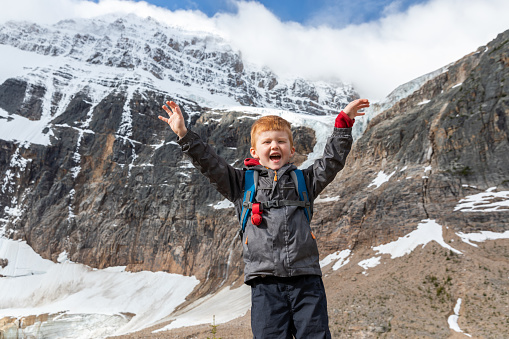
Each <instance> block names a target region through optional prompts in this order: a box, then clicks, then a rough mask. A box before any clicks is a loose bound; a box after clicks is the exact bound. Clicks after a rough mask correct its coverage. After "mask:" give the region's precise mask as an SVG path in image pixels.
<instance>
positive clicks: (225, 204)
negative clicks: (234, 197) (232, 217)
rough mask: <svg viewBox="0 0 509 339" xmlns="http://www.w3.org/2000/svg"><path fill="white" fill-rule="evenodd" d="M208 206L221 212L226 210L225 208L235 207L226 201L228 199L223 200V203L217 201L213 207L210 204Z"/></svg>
mask: <svg viewBox="0 0 509 339" xmlns="http://www.w3.org/2000/svg"><path fill="white" fill-rule="evenodd" d="M208 206H212V207H213V208H214V209H216V210H222V209H226V208H233V207H235V206H234V205H233V203H232V202H231V201H230V200H228V199H224V200H223V201H219V202H218V203H217V204H215V205H213V204H210V205H208Z"/></svg>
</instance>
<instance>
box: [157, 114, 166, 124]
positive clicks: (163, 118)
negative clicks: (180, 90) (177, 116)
mask: <svg viewBox="0 0 509 339" xmlns="http://www.w3.org/2000/svg"><path fill="white" fill-rule="evenodd" d="M158 118H159V120H162V121H164V122H165V123H168V121H169V119H168V118H165V117H162V116H158Z"/></svg>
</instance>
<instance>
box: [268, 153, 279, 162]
mask: <svg viewBox="0 0 509 339" xmlns="http://www.w3.org/2000/svg"><path fill="white" fill-rule="evenodd" d="M269 158H270V160H272V161H279V160H281V154H273V155H271V156H270V157H269Z"/></svg>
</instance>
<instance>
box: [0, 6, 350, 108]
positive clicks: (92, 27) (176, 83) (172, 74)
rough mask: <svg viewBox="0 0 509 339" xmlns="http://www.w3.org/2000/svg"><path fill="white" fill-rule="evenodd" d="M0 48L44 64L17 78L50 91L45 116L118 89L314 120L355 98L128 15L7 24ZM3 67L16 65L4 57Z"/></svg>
mask: <svg viewBox="0 0 509 339" xmlns="http://www.w3.org/2000/svg"><path fill="white" fill-rule="evenodd" d="M0 45H4V46H12V47H15V48H16V49H18V50H22V51H28V52H31V53H32V54H31V55H33V53H37V54H39V55H44V56H50V57H51V59H47V60H48V62H47V63H44V64H45V65H44V66H42V65H39V67H37V68H36V69H27V70H26V71H25V74H24V78H25V79H26V80H27V82H28V83H30V84H31V86H43V87H46V91H54V93H52V94H53V95H52V96H51V97H50V99H51V111H52V113H53V114H54V113H56V107H57V106H59V107H66V105H65V98H63V97H62V96H65V95H66V94H67V95H69V94H70V93H77V92H80V91H82V90H84V89H86V90H87V92H92V93H91V94H90V95H91V96H93V93H98V92H99V93H100V92H105V89H106V88H119V87H120V88H122V87H124V88H129V90H131V91H132V89H133V88H138V89H145V90H153V89H154V88H157V89H158V90H166V91H168V92H170V93H173V94H177V95H179V96H182V97H186V98H187V99H189V100H194V101H196V102H197V103H199V104H200V105H201V106H205V107H212V108H218V107H222V106H225V105H227V106H231V105H232V104H234V103H236V104H237V105H239V104H240V105H246V106H257V107H268V108H280V109H285V110H290V111H293V112H306V113H310V114H318V115H324V114H333V113H335V112H337V111H338V110H340V109H341V107H343V106H344V105H346V104H347V103H348V102H349V101H351V99H352V98H354V97H357V94H356V93H355V91H354V90H353V88H352V86H350V85H344V84H341V83H338V84H329V83H325V82H309V81H306V80H304V79H282V78H280V77H278V76H277V75H276V74H274V73H273V72H271V71H270V70H269V69H259V68H258V67H255V66H254V65H250V64H247V63H246V62H244V61H243V60H242V56H241V54H240V52H239V51H236V50H233V49H232V47H231V46H230V45H229V44H228V43H227V42H226V41H224V40H223V39H222V38H220V37H218V36H215V35H213V34H210V33H206V32H203V33H199V32H186V31H183V30H182V29H179V28H174V27H168V26H165V25H162V24H161V23H159V22H157V21H155V20H153V19H151V18H147V19H140V18H138V17H136V16H135V15H132V14H131V15H128V16H123V17H119V16H114V15H108V16H104V17H101V18H97V19H87V20H85V19H82V20H68V21H62V22H59V23H57V24H55V25H52V26H40V25H37V24H34V23H26V22H23V23H21V22H9V23H7V24H5V25H3V26H1V27H0ZM3 54H4V55H9V54H10V53H9V50H6V51H4V52H3ZM50 60H51V61H50ZM7 61H8V63H10V64H12V63H16V60H13V58H12V57H8V59H7ZM19 76H21V74H18V77H19ZM51 84H52V85H51ZM48 85H51V86H48ZM64 88H65V90H64ZM34 91H36V89H34ZM34 94H35V93H34ZM98 95H99V94H98ZM62 100H64V101H62ZM61 101H62V102H61ZM8 111H9V110H8ZM34 114H36V112H34ZM39 114H40V112H39Z"/></svg>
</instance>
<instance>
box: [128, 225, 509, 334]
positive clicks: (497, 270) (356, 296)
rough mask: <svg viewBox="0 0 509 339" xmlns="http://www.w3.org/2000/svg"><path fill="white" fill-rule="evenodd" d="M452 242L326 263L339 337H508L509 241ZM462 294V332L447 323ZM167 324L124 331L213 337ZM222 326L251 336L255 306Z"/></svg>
mask: <svg viewBox="0 0 509 339" xmlns="http://www.w3.org/2000/svg"><path fill="white" fill-rule="evenodd" d="M451 240H452V241H451ZM446 241H447V242H448V243H449V244H451V246H453V247H454V248H455V249H457V250H459V251H461V252H462V254H456V253H454V252H452V251H450V250H448V249H445V248H444V247H441V246H440V245H438V244H437V243H434V242H431V243H428V244H427V245H426V246H425V247H424V248H420V247H419V248H417V249H416V250H414V251H413V252H412V253H410V254H408V255H405V256H403V257H400V258H395V259H391V258H390V256H389V255H383V256H382V257H381V260H380V264H379V265H378V266H376V267H373V268H369V269H368V270H364V269H363V268H362V267H360V266H359V265H358V262H359V261H361V260H364V259H368V258H371V257H374V256H375V253H374V252H373V251H372V250H371V249H365V250H363V251H357V252H356V253H355V254H354V255H353V256H352V258H351V260H350V262H349V263H348V264H347V265H345V266H343V267H342V268H340V269H339V270H337V271H333V270H332V269H331V267H332V265H329V266H328V267H325V268H324V270H323V271H324V278H323V279H324V284H325V288H326V291H327V300H328V310H329V326H330V330H331V333H332V336H333V338H452V339H456V338H458V339H459V338H468V336H467V335H466V334H469V335H471V338H490V339H492V338H500V339H502V338H507V329H508V328H509V306H508V305H509V304H508V302H507V301H508V292H509V240H493V241H487V242H485V243H480V244H479V247H474V246H471V245H469V244H466V243H463V242H462V241H461V240H459V238H457V236H455V235H454V234H453V233H451V234H449V238H446ZM458 298H461V299H462V303H461V308H460V312H459V318H458V325H459V327H460V329H461V330H463V331H464V333H458V332H455V331H453V330H451V329H450V328H449V324H448V318H449V316H451V315H453V314H454V307H455V305H456V303H457V301H458ZM164 325H166V324H161V325H159V326H157V327H155V328H150V329H146V330H144V331H140V332H136V333H132V334H130V335H126V336H122V337H118V338H186V339H191V338H200V339H201V338H203V339H206V338H211V339H212V338H214V335H213V334H212V333H211V329H212V327H211V325H210V324H208V325H200V326H193V327H186V328H179V329H173V330H170V331H164V332H158V333H152V332H153V331H154V330H156V329H158V328H161V327H163V326H164ZM216 329H217V333H216V334H215V337H216V338H222V339H229V338H231V339H242V338H252V334H251V327H250V313H249V312H248V313H247V314H246V315H245V316H243V317H241V318H237V319H235V320H233V321H230V322H228V323H224V324H218V325H217V327H216Z"/></svg>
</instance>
